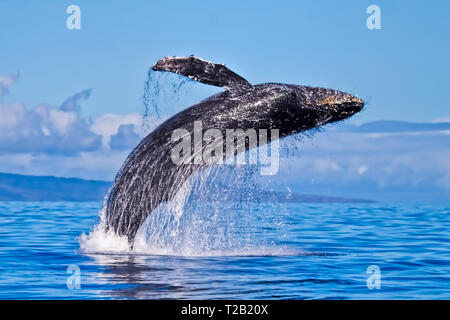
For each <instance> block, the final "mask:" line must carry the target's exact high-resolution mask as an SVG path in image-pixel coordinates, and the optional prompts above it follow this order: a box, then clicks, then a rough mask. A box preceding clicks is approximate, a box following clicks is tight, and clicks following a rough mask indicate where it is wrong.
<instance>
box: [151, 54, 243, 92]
mask: <svg viewBox="0 0 450 320" xmlns="http://www.w3.org/2000/svg"><path fill="white" fill-rule="evenodd" d="M152 69H153V70H154V71H169V72H174V73H177V74H180V75H183V76H185V77H189V78H191V79H193V80H196V81H198V82H202V83H205V84H209V85H213V86H217V87H224V88H226V89H229V90H234V89H238V88H241V87H249V86H251V84H250V83H249V82H248V81H247V80H245V79H244V78H242V77H241V76H239V75H238V74H236V73H234V72H233V71H231V70H230V69H228V68H227V67H225V65H223V64H215V63H212V62H208V61H205V60H202V59H200V58H196V57H194V56H189V57H165V58H162V59H161V60H159V61H158V62H156V64H155V65H154V66H153V68H152Z"/></svg>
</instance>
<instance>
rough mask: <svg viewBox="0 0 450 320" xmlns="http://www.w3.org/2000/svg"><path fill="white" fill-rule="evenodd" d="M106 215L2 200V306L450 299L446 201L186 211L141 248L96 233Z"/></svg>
mask: <svg viewBox="0 0 450 320" xmlns="http://www.w3.org/2000/svg"><path fill="white" fill-rule="evenodd" d="M101 208H102V203H101V202H0V224H1V228H0V299H449V298H450V247H449V242H450V207H449V206H448V205H425V204H420V205H413V204H408V205H401V204H396V205H389V204H382V203H375V204H365V203H358V204H342V203H340V204H334V203H318V204H313V203H282V204H273V203H272V204H268V203H227V204H223V205H222V206H217V204H214V205H211V207H208V206H205V207H203V209H202V212H207V213H206V214H196V212H197V213H198V210H196V209H195V208H193V209H192V208H191V209H189V208H184V209H183V211H182V212H181V213H179V215H178V216H175V218H174V220H173V221H166V223H167V222H168V223H169V225H170V227H167V226H165V227H155V226H157V225H158V223H161V217H163V216H164V215H160V216H159V218H158V213H155V217H156V218H155V220H154V221H152V222H149V223H148V225H147V228H148V229H149V230H146V231H145V232H142V235H141V239H140V242H139V245H136V248H135V251H130V250H129V249H128V248H127V247H126V245H125V246H124V244H123V241H122V240H123V239H122V240H121V239H113V238H111V237H108V235H105V234H101V233H99V232H98V230H97V231H96V230H95V226H96V225H97V228H99V221H100V218H99V212H101ZM212 208H215V209H212ZM211 212H213V213H211ZM166 218H167V217H166ZM169 220H170V219H169ZM174 226H175V227H174ZM152 228H153V229H152ZM155 228H156V229H157V232H155ZM150 229H151V230H150Z"/></svg>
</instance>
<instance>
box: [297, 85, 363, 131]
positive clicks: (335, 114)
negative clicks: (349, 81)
mask: <svg viewBox="0 0 450 320" xmlns="http://www.w3.org/2000/svg"><path fill="white" fill-rule="evenodd" d="M297 98H298V99H299V103H300V106H301V107H303V108H307V109H310V110H311V112H313V113H316V114H317V115H318V117H317V119H318V120H319V121H323V123H331V122H336V121H340V120H343V119H346V118H349V117H351V116H353V115H354V114H355V113H358V112H360V111H361V110H362V109H363V107H364V101H363V100H361V99H360V98H358V97H355V96H353V95H351V94H349V93H346V92H342V91H338V90H333V89H327V88H317V87H305V86H298V88H297Z"/></svg>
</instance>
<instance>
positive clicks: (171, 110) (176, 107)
mask: <svg viewBox="0 0 450 320" xmlns="http://www.w3.org/2000/svg"><path fill="white" fill-rule="evenodd" d="M193 83H194V81H193V80H191V79H189V78H186V77H182V76H179V75H177V74H174V73H169V72H155V71H153V70H152V69H151V68H150V70H149V71H148V74H147V80H146V81H145V84H144V94H143V96H142V102H143V104H144V108H145V110H144V121H143V124H142V126H143V130H144V132H146V133H149V132H150V131H151V130H152V129H154V126H153V123H154V119H155V118H156V119H158V120H161V119H164V118H167V117H168V116H171V115H173V114H175V113H176V112H178V111H180V110H182V109H183V108H184V107H185V106H184V104H182V103H181V101H184V100H185V99H182V98H183V97H184V98H185V95H186V93H187V92H189V89H190V88H191V87H192V86H193Z"/></svg>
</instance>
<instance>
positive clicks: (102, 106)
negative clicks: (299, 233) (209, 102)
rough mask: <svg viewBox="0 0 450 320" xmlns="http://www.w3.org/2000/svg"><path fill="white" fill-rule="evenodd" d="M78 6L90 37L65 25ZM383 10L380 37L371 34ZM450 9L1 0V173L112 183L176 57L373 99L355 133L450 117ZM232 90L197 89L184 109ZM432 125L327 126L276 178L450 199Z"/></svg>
mask: <svg viewBox="0 0 450 320" xmlns="http://www.w3.org/2000/svg"><path fill="white" fill-rule="evenodd" d="M71 4H76V5H78V6H79V7H80V8H81V30H68V29H67V28H66V19H67V17H68V16H69V15H68V14H67V13H66V8H67V7H68V6H69V5H71ZM371 4H376V5H378V6H379V7H380V9H381V26H382V29H381V30H369V29H368V28H367V27H366V19H367V17H368V14H367V13H366V9H367V7H368V6H369V5H371ZM449 12H450V3H449V2H447V1H434V2H432V3H427V2H425V1H414V2H411V1H394V0H391V1H363V0H360V1H331V0H330V1H325V0H322V1H257V2H256V1H242V0H241V1H226V2H223V1H221V2H219V1H179V2H178V3H174V2H167V1H146V2H144V1H108V2H106V1H92V0H90V1H43V0H41V1H7V0H4V1H1V2H0V43H1V45H0V48H1V49H0V115H1V117H0V168H1V170H0V171H3V172H14V173H24V174H39V175H56V176H72V177H73V176H75V177H82V178H94V179H112V177H113V176H114V174H115V172H116V171H117V170H118V169H119V167H120V165H121V164H122V162H123V160H124V159H125V157H126V156H127V154H128V153H129V151H130V149H131V148H132V147H133V146H134V145H135V144H136V143H137V142H138V141H139V139H140V138H141V137H142V136H143V132H142V131H141V128H142V115H143V113H144V107H143V104H142V96H143V93H144V82H145V81H146V78H147V72H148V69H149V67H151V66H152V65H153V63H154V62H155V61H157V60H158V59H159V58H161V57H163V56H166V55H178V56H185V55H190V54H195V55H196V56H199V57H201V58H204V59H207V60H211V61H214V62H218V63H225V64H226V65H227V66H228V67H229V68H231V69H232V70H234V71H235V72H237V73H239V74H240V75H242V76H243V77H245V78H246V79H248V80H249V81H250V82H251V83H262V82H284V83H295V84H305V85H313V86H321V87H331V88H334V89H340V90H343V91H347V92H350V93H352V94H355V95H357V96H359V97H361V98H363V99H364V100H365V101H366V109H365V110H364V112H362V113H361V114H358V115H357V116H356V117H354V118H352V119H351V120H350V121H349V122H347V124H348V125H349V126H350V127H352V128H357V126H358V125H361V124H363V123H367V122H371V121H377V120H401V121H409V122H436V121H440V122H450V108H449V99H448V98H447V95H448V92H449V89H450V88H449V84H450V81H449V80H448V75H449V74H450V62H449V57H450V41H448V38H449V34H450V19H448V15H449ZM220 90H221V89H218V88H215V87H209V86H205V85H201V84H190V85H188V86H187V87H186V88H185V91H184V92H183V96H182V99H181V101H182V103H183V104H184V106H188V105H190V104H193V103H195V102H196V101H198V100H199V99H200V98H203V97H207V96H209V95H211V94H212V93H215V92H218V91H220ZM182 107H183V106H180V107H179V108H180V109H181V108H182ZM173 111H174V110H172V109H171V110H170V112H173ZM151 121H153V120H151ZM414 128H416V129H414ZM433 128H434V129H433V130H430V131H427V132H423V131H421V129H420V127H414V126H413V129H412V130H411V128H410V129H407V130H406V129H401V130H399V132H389V130H387V131H386V132H384V131H383V130H385V126H383V125H380V126H379V125H375V129H374V130H372V129H371V130H369V131H365V132H362V131H358V130H356V129H355V130H350V131H348V130H347V131H345V130H344V129H345V128H344V129H343V131H342V130H341V131H339V129H337V131H333V130H329V131H326V133H323V134H319V135H316V136H315V137H314V138H313V139H312V140H307V141H306V142H303V144H302V146H301V148H300V149H301V150H303V151H302V152H301V153H299V154H297V155H296V156H295V157H293V158H288V159H285V160H283V161H282V163H281V167H280V174H279V175H277V176H276V177H275V180H271V181H268V182H266V183H268V184H269V185H273V186H275V185H277V186H278V187H279V188H284V186H287V185H289V186H291V188H292V189H293V190H294V191H295V190H298V191H301V192H305V193H308V192H309V193H313V192H314V193H319V194H320V193H323V194H328V195H345V194H347V193H348V190H353V191H354V192H355V193H356V194H354V196H358V195H360V196H364V197H368V198H371V195H373V196H374V197H375V198H379V197H382V196H383V194H387V193H388V194H390V195H391V196H392V198H396V199H405V198H408V196H411V195H413V194H415V195H417V196H418V197H419V198H420V196H423V199H429V200H430V201H435V200H436V199H440V200H446V201H448V199H449V192H450V164H449V161H448V160H447V159H449V158H450V154H449V148H448V146H449V145H450V134H449V133H448V132H449V130H442V129H440V127H433ZM295 141H297V140H295ZM288 144H289V141H288ZM283 168H284V169H283ZM292 171H294V172H292ZM330 182H332V183H330ZM397 195H398V196H397Z"/></svg>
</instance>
